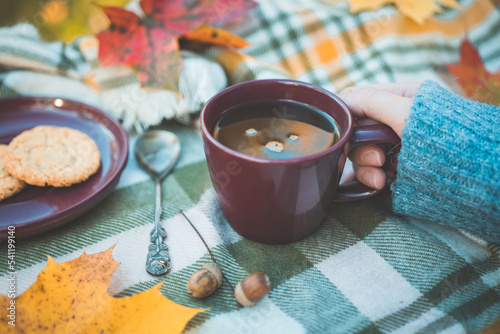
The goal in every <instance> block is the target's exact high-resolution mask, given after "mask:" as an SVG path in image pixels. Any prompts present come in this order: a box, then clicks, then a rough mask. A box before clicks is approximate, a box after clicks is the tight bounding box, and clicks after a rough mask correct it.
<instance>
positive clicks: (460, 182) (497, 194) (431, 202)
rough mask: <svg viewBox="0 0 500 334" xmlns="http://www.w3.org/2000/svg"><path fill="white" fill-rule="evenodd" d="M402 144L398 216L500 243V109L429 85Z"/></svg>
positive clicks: (417, 100) (416, 100) (421, 91)
mask: <svg viewBox="0 0 500 334" xmlns="http://www.w3.org/2000/svg"><path fill="white" fill-rule="evenodd" d="M401 141H402V147H401V152H400V154H399V157H398V167H397V172H398V174H397V178H396V180H395V182H394V184H393V186H392V191H393V209H394V211H395V212H396V213H398V214H402V215H409V216H413V217H416V218H420V219H425V220H430V221H434V222H437V223H440V224H444V225H448V226H452V227H455V228H461V229H464V230H467V231H469V232H471V233H473V234H475V235H479V236H481V237H483V238H484V239H486V240H488V241H492V242H496V243H500V108H498V107H494V106H491V105H487V104H482V103H479V102H474V101H471V100H468V99H465V98H463V97H460V96H458V95H455V94H453V93H451V92H449V91H448V90H446V89H444V88H442V87H441V86H439V85H438V84H436V83H434V82H431V81H426V82H424V83H423V84H422V86H421V88H420V89H419V91H418V93H417V94H416V95H415V97H414V103H413V105H412V109H411V112H410V116H409V118H408V120H407V121H406V125H405V128H404V129H403V133H402V137H401Z"/></svg>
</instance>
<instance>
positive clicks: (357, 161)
mask: <svg viewBox="0 0 500 334" xmlns="http://www.w3.org/2000/svg"><path fill="white" fill-rule="evenodd" d="M419 88H420V83H419V82H407V83H390V84H375V85H366V86H358V87H349V88H346V89H344V90H342V91H341V92H340V93H339V94H338V95H339V97H340V98H341V99H342V100H343V101H344V102H345V103H346V104H347V106H348V107H349V109H350V110H351V112H352V113H353V114H354V116H355V117H356V119H357V120H358V122H359V123H363V122H366V120H365V119H366V118H371V119H373V120H375V121H378V122H380V123H384V124H386V125H388V126H390V127H391V128H392V129H393V130H394V132H396V133H397V134H398V135H399V137H401V133H402V132H403V127H404V125H405V121H406V119H407V118H408V116H409V115H410V108H411V105H412V103H413V96H414V95H415V93H416V92H417V90H418V89H419ZM349 159H351V161H352V163H353V167H354V172H355V173H356V178H357V179H358V180H359V181H360V182H362V183H364V184H366V185H367V186H369V187H372V188H375V189H382V188H383V187H384V185H385V172H384V171H383V170H382V168H380V167H382V166H383V165H384V163H385V153H384V151H382V149H381V148H380V147H378V146H377V145H366V146H362V147H359V148H356V149H353V150H352V151H351V153H350V154H349Z"/></svg>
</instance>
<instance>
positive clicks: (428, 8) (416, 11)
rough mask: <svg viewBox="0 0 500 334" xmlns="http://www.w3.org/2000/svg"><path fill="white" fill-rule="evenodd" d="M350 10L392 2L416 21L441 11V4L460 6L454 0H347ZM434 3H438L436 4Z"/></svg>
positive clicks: (450, 6)
mask: <svg viewBox="0 0 500 334" xmlns="http://www.w3.org/2000/svg"><path fill="white" fill-rule="evenodd" d="M349 3H350V5H351V12H353V13H357V12H360V11H363V10H374V9H377V8H379V7H381V6H384V5H387V4H390V3H394V4H395V5H396V7H397V8H398V10H399V11H400V12H401V13H402V14H403V15H405V16H408V17H409V18H411V19H412V20H414V21H415V22H417V23H420V24H423V23H424V21H425V20H426V19H427V18H429V17H431V16H432V15H433V14H434V13H440V12H442V11H443V9H442V7H441V6H444V7H449V8H455V9H458V8H460V4H459V3H458V2H457V1H456V0H349ZM436 3H438V4H440V5H441V6H438V5H437V4H436Z"/></svg>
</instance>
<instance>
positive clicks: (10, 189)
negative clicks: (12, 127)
mask: <svg viewBox="0 0 500 334" xmlns="http://www.w3.org/2000/svg"><path fill="white" fill-rule="evenodd" d="M6 155H7V145H0V201H2V200H4V199H6V198H7V197H10V196H13V195H15V194H17V193H18V192H20V191H21V190H23V188H24V187H25V186H26V183H24V181H21V180H19V179H18V178H17V177H15V176H12V175H11V174H10V173H9V171H8V170H7V168H6V167H5V163H4V159H5V156H6Z"/></svg>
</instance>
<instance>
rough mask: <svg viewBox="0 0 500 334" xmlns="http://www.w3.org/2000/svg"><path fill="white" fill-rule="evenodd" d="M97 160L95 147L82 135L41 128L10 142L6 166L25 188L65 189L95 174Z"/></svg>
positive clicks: (52, 128) (68, 130) (99, 157)
mask: <svg viewBox="0 0 500 334" xmlns="http://www.w3.org/2000/svg"><path fill="white" fill-rule="evenodd" d="M100 159H101V156H100V154H99V148H98V147H97V145H96V143H95V142H94V141H93V140H92V139H91V138H90V137H89V136H87V135H86V134H84V133H83V132H81V131H78V130H75V129H71V128H67V127H58V126H48V125H41V126H37V127H35V128H33V129H31V130H26V131H24V132H22V133H21V134H19V135H18V136H17V137H15V138H14V139H13V140H12V141H11V142H10V144H9V147H8V150H7V158H6V160H5V165H6V166H7V169H8V171H9V172H10V173H11V174H12V175H14V176H16V177H18V178H19V179H21V180H23V181H25V182H26V183H28V184H31V185H35V186H42V187H43V186H54V187H67V186H71V185H73V184H75V183H79V182H82V181H85V180H86V179H88V178H89V177H90V176H91V175H92V174H94V173H95V172H96V171H97V170H98V169H99V166H100V164H101V161H100Z"/></svg>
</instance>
